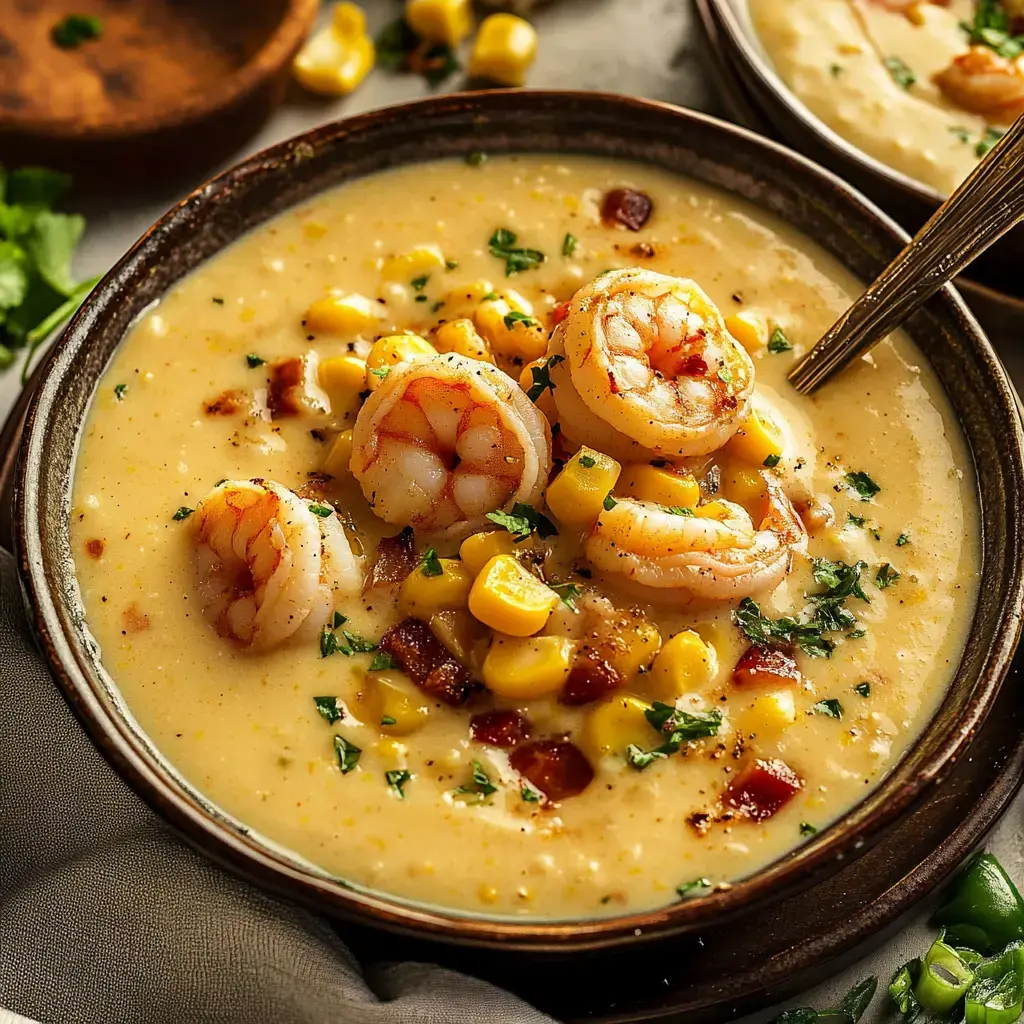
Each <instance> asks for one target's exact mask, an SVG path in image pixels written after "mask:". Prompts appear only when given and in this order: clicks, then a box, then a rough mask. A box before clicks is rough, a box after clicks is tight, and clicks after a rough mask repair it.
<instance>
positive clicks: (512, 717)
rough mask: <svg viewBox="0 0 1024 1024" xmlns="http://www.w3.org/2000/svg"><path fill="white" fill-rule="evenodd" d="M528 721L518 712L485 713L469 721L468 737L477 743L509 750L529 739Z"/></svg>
mask: <svg viewBox="0 0 1024 1024" xmlns="http://www.w3.org/2000/svg"><path fill="white" fill-rule="evenodd" d="M531 731H532V728H531V726H530V720H529V719H528V718H527V717H526V715H524V714H522V713H521V712H519V711H485V712H483V713H482V714H479V715H474V716H473V717H472V718H471V719H470V720H469V735H470V736H471V737H472V738H473V739H474V740H476V741H477V743H486V744H487V745H488V746H491V747H501V749H502V750H511V749H512V747H514V746H516V745H517V744H519V743H522V742H523V741H524V740H527V739H529V738H530V733H531Z"/></svg>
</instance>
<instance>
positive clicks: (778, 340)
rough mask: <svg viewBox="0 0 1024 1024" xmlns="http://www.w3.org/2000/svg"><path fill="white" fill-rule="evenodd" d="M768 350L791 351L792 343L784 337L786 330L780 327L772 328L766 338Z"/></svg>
mask: <svg viewBox="0 0 1024 1024" xmlns="http://www.w3.org/2000/svg"><path fill="white" fill-rule="evenodd" d="M768 351H769V352H792V351H793V343H792V342H791V341H790V340H789V338H787V337H786V332H785V331H784V330H783V329H782V328H781V327H776V328H774V329H773V330H772V333H771V335H770V336H769V338H768Z"/></svg>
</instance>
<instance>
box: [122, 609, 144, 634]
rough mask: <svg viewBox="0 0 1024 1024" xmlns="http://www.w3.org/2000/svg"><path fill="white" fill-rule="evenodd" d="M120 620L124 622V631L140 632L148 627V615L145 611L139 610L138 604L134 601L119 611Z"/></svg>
mask: <svg viewBox="0 0 1024 1024" xmlns="http://www.w3.org/2000/svg"><path fill="white" fill-rule="evenodd" d="M121 621H122V622H123V623H124V631H125V632H126V633H141V632H142V631H143V630H145V629H149V616H148V615H147V614H146V613H145V612H142V611H139V606H138V605H137V604H135V603H134V602H133V603H132V604H130V605H128V607H127V608H125V610H124V611H123V612H121Z"/></svg>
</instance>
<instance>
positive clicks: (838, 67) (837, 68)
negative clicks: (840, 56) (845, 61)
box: [828, 64, 843, 78]
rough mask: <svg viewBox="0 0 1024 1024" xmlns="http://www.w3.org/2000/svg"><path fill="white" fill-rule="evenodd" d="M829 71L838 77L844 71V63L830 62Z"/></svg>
mask: <svg viewBox="0 0 1024 1024" xmlns="http://www.w3.org/2000/svg"><path fill="white" fill-rule="evenodd" d="M828 71H829V74H830V75H831V76H832V77H833V78H838V77H839V76H840V75H841V74H842V73H843V65H842V64H830V65H829V66H828Z"/></svg>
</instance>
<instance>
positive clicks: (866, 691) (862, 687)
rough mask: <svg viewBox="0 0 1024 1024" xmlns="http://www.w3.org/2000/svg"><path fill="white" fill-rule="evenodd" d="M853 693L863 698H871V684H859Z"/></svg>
mask: <svg viewBox="0 0 1024 1024" xmlns="http://www.w3.org/2000/svg"><path fill="white" fill-rule="evenodd" d="M853 692H854V693H856V694H859V695H860V696H861V697H870V696H871V684H870V683H858V684H857V685H856V686H855V687H854V688H853Z"/></svg>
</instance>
